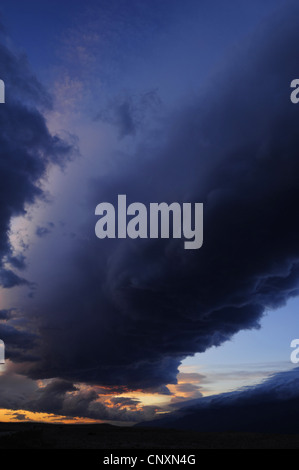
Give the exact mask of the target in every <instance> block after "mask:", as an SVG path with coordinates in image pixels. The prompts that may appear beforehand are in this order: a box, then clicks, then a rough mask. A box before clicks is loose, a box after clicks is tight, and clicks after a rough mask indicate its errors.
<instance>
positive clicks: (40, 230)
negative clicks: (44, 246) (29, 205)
mask: <svg viewBox="0 0 299 470" xmlns="http://www.w3.org/2000/svg"><path fill="white" fill-rule="evenodd" d="M35 233H36V235H37V236H38V237H40V238H44V237H46V236H47V235H49V234H50V233H51V230H50V229H49V228H48V227H37V229H36V231H35Z"/></svg>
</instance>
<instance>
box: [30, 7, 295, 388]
mask: <svg viewBox="0 0 299 470" xmlns="http://www.w3.org/2000/svg"><path fill="white" fill-rule="evenodd" d="M296 14H298V7H296V6H293V7H291V8H289V9H288V11H287V12H286V13H285V16H283V17H282V18H276V19H274V20H273V22H272V25H271V26H269V25H267V26H266V25H264V26H263V27H262V28H260V29H259V30H258V31H257V33H256V35H255V37H254V38H253V39H252V41H251V43H250V44H249V43H248V44H247V45H246V46H244V47H243V49H240V50H239V51H237V53H236V55H235V57H232V58H231V64H230V66H228V67H227V68H225V69H222V70H221V71H220V72H219V74H218V77H215V78H214V79H213V81H212V83H211V84H210V85H209V86H207V87H206V90H205V93H204V96H203V97H200V98H197V99H196V100H195V101H194V100H193V102H192V104H190V103H186V105H185V107H184V109H182V110H181V111H180V112H177V113H176V114H175V115H174V116H172V118H171V119H170V120H169V124H168V125H167V128H166V129H164V132H165V135H166V137H165V136H164V142H166V143H164V144H163V145H162V144H161V146H158V145H157V146H156V147H155V149H154V150H153V149H149V148H148V147H147V146H146V145H144V146H142V145H141V147H140V148H139V149H138V152H137V155H136V156H135V157H134V158H131V159H128V161H126V160H125V161H123V162H119V163H118V165H117V167H116V169H115V170H114V171H112V172H111V173H110V174H109V175H108V176H106V177H105V178H98V179H97V178H96V177H95V178H94V180H93V183H92V184H91V185H90V196H89V200H88V203H87V205H86V207H87V208H86V210H88V211H89V213H90V219H89V222H88V223H87V224H86V227H85V229H83V234H84V235H85V237H82V238H80V239H79V240H77V241H75V242H74V246H73V256H72V258H71V259H69V258H68V259H67V260H65V262H66V263H67V266H68V268H67V270H68V276H67V277H65V272H64V277H63V278H60V277H59V270H57V272H55V273H53V279H52V280H51V281H49V285H48V287H47V289H45V290H44V291H43V296H42V298H41V296H40V297H39V298H38V300H36V303H35V304H34V308H35V309H36V310H35V311H37V312H41V314H40V316H39V317H38V318H36V317H35V318H34V326H35V328H36V329H37V331H38V335H39V338H40V340H41V341H40V343H39V346H38V349H37V350H35V351H34V353H35V355H36V356H39V357H40V360H38V361H35V362H34V363H33V364H32V366H31V367H30V369H29V373H30V375H31V377H33V378H50V377H59V378H62V379H65V380H70V381H72V382H86V383H94V384H101V385H109V386H111V385H115V386H126V387H129V388H132V389H134V388H135V389H136V388H142V389H146V388H153V387H159V386H161V385H165V384H167V383H174V382H175V381H176V375H177V369H178V366H179V364H180V362H181V361H182V360H183V359H184V358H185V357H187V356H189V355H192V354H194V353H197V352H204V351H205V350H207V349H208V348H210V347H211V346H219V345H221V344H222V343H223V342H225V341H227V340H229V339H230V338H231V337H232V336H233V335H234V334H235V333H237V332H238V331H240V330H242V329H252V328H258V327H259V321H260V319H261V317H262V314H263V312H264V311H265V310H266V309H273V308H277V307H279V306H282V305H283V304H284V303H285V302H286V300H287V299H289V298H290V297H291V296H295V295H298V278H299V265H298V257H299V249H298V232H299V225H298V220H297V217H296V214H297V207H298V202H299V189H298V181H297V174H298V170H299V160H298V148H299V137H298V119H299V118H298V110H297V109H296V107H294V106H293V105H292V104H291V102H290V98H289V96H290V88H289V87H290V82H291V79H292V78H293V77H294V76H296V73H297V68H298V60H297V53H296V44H297V43H298V39H299V33H298V28H297V22H296ZM286 25H287V27H286ZM127 111H128V110H127ZM128 112H129V111H128ZM120 118H121V114H119V119H120ZM124 119H125V120H126V121H127V120H128V116H127V113H126V114H125V115H124ZM118 125H120V123H119V122H118ZM120 127H121V128H123V129H124V128H125V127H127V124H125V123H124V124H123V126H120ZM165 127H166V126H165ZM118 194H127V195H128V199H129V202H134V201H139V202H142V203H145V204H147V203H149V202H161V201H164V202H168V203H171V202H173V201H179V202H181V203H182V202H203V203H204V204H205V220H204V246H203V248H202V249H201V250H199V251H198V252H193V253H186V252H185V251H184V250H183V248H182V246H181V242H180V241H173V240H170V241H161V240H158V241H153V240H142V241H141V240H139V241H129V240H124V241H119V240H118V241H111V240H109V241H99V240H97V239H96V237H95V236H94V225H95V223H96V220H95V218H94V208H95V207H96V205H97V204H98V203H99V202H103V201H107V202H112V203H115V202H116V198H117V195H118ZM54 279H55V280H54ZM53 293H55V295H53Z"/></svg>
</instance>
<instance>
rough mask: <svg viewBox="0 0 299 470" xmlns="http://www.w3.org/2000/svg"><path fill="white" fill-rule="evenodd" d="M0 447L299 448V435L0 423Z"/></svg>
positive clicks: (97, 425) (106, 425)
mask: <svg viewBox="0 0 299 470" xmlns="http://www.w3.org/2000/svg"><path fill="white" fill-rule="evenodd" d="M0 449H1V450H3V449H106V450H108V449H120V450H121V449H299V435H276V434H256V433H224V432H223V433H203V432H195V431H183V430H174V429H157V428H143V427H133V428H124V427H116V426H111V425H108V424H94V425H90V424H88V425H60V424H40V423H38V424H34V423H2V424H1V423H0Z"/></svg>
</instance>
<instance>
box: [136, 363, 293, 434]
mask: <svg viewBox="0 0 299 470" xmlns="http://www.w3.org/2000/svg"><path fill="white" fill-rule="evenodd" d="M298 386H299V369H298V368H297V369H294V370H292V371H288V372H281V373H279V374H276V375H274V376H273V377H271V378H269V379H268V380H266V381H265V382H263V383H262V384H260V385H258V386H256V387H251V388H248V389H245V390H241V391H238V392H232V393H226V394H223V395H219V396H215V397H209V398H204V399H201V400H200V401H197V403H195V401H194V402H193V403H190V404H188V406H185V407H183V408H182V409H181V410H179V411H177V412H175V413H172V414H171V415H169V416H167V417H166V418H164V419H160V420H155V421H152V422H151V423H146V425H147V426H154V427H165V428H175V429H189V430H190V429H192V430H196V431H201V432H265V433H285V434H288V433H296V434H297V433H298V431H299V424H298V417H299V416H298V415H299V407H298V404H299V387H298ZM186 405H187V404H186ZM141 426H142V424H141Z"/></svg>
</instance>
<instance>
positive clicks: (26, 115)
mask: <svg viewBox="0 0 299 470" xmlns="http://www.w3.org/2000/svg"><path fill="white" fill-rule="evenodd" d="M7 42H8V41H7V40H6V37H5V36H4V34H1V37H0V70H1V79H2V80H3V81H4V82H5V86H6V103H5V105H1V106H0V200H1V205H0V286H2V287H4V288H11V287H14V286H18V285H22V284H26V283H28V281H26V280H25V279H23V278H20V277H19V276H18V275H17V274H15V273H14V272H13V271H12V270H11V269H13V268H17V269H22V268H24V258H23V257H22V256H13V253H12V247H11V245H10V241H9V230H10V223H11V220H12V218H13V217H15V216H19V215H24V214H25V213H26V207H27V206H28V205H29V204H32V203H34V202H35V201H36V200H37V198H41V197H43V190H42V186H41V180H42V178H43V177H44V176H45V174H46V170H47V168H48V167H49V166H50V165H51V164H60V165H61V164H63V162H65V161H66V159H68V157H69V156H70V152H71V148H70V146H69V145H68V144H66V143H64V142H63V141H62V140H60V139H59V138H58V137H57V136H52V135H51V134H50V132H49V130H48V128H47V124H46V119H45V116H44V115H43V112H45V111H46V110H49V109H50V108H51V100H50V97H49V95H48V93H47V92H46V90H44V88H43V87H42V86H41V84H40V83H39V82H38V80H37V79H36V78H35V76H34V75H33V74H32V72H31V71H30V68H29V65H28V63H27V59H26V57H25V56H24V55H19V56H18V55H16V54H15V53H12V52H11V51H10V49H9V48H8V47H7V46H6V43H7Z"/></svg>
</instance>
